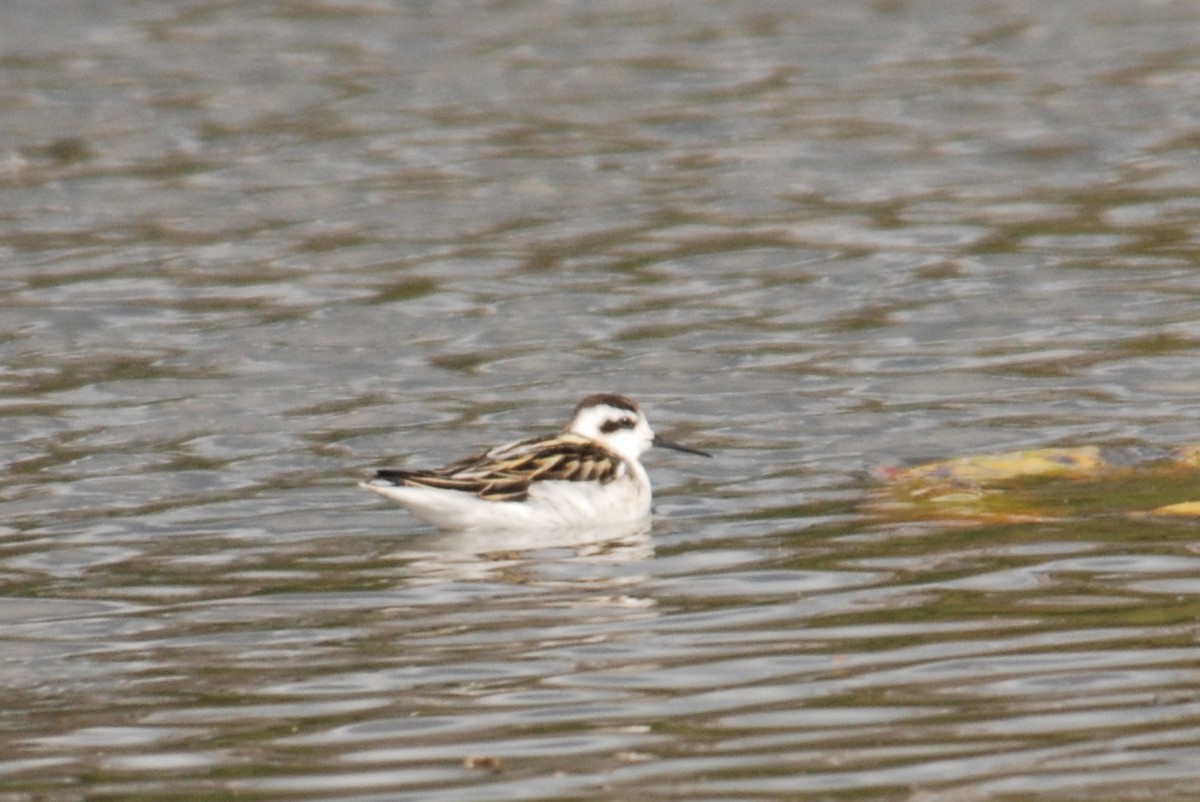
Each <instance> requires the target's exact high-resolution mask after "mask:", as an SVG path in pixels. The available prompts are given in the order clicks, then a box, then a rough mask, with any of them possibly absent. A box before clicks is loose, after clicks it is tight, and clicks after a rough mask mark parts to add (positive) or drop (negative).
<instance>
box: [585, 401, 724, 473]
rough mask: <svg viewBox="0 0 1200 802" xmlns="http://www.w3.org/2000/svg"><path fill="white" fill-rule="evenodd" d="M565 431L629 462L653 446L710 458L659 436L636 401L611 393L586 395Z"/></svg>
mask: <svg viewBox="0 0 1200 802" xmlns="http://www.w3.org/2000/svg"><path fill="white" fill-rule="evenodd" d="M566 430H567V431H568V432H571V433H572V434H578V435H582V436H583V437H588V438H591V439H592V440H596V441H597V442H599V443H602V444H603V445H604V446H605V447H606V448H608V449H610V450H612V451H615V452H616V453H618V454H620V455H621V456H622V457H624V458H625V459H628V460H637V458H638V457H640V456H641V455H642V454H643V453H644V452H645V451H646V450H647V449H649V448H651V447H652V446H660V447H662V448H671V449H674V450H676V451H683V452H686V453H688V454H699V455H700V456H702V457H709V456H712V455H711V454H706V453H705V452H703V451H698V450H696V449H694V448H687V447H685V446H681V445H679V444H678V443H672V442H671V441H670V440H666V439H664V438H662V437H659V436H658V435H656V434H655V433H654V430H653V429H651V428H650V424H649V423H648V422H647V421H646V415H645V414H644V413H643V412H642V409H641V407H639V406H638V405H637V403H636V402H634V401H633V400H632V399H630V398H626V397H625V396H623V395H616V394H614V393H598V394H596V395H589V396H588V397H587V398H585V399H583V400H582V401H580V402H579V405H578V406H576V407H575V412H574V414H572V415H571V420H570V422H569V423H567V427H566Z"/></svg>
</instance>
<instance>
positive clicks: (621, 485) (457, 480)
mask: <svg viewBox="0 0 1200 802" xmlns="http://www.w3.org/2000/svg"><path fill="white" fill-rule="evenodd" d="M651 446H660V447H663V448H671V449H674V450H676V451H683V452H686V453H688V454H699V455H700V456H702V457H710V456H712V455H711V454H707V453H705V452H703V451H699V450H697V449H694V448H687V447H686V446H681V445H679V444H678V443H673V442H671V441H670V440H666V439H664V438H662V437H659V436H658V435H656V434H655V433H654V431H653V430H652V429H651V428H650V424H649V423H647V422H646V416H645V414H643V413H642V410H641V408H640V407H639V406H638V405H637V404H636V403H634V402H633V401H632V400H630V399H629V398H626V397H625V396H623V395H615V394H613V393H601V394H598V395H590V396H588V397H587V398H585V399H583V400H582V401H580V402H579V405H578V406H576V407H575V412H574V413H573V414H572V415H571V420H570V421H569V422H568V423H567V425H566V427H564V428H563V430H562V431H561V432H558V433H557V434H551V435H544V436H542V437H531V438H529V439H527V440H518V441H517V442H515V443H509V444H507V445H503V446H497V447H496V448H493V449H490V450H488V451H485V452H483V453H482V454H477V455H475V456H473V457H467V458H466V459H463V460H459V461H458V462H455V463H452V464H450V465H447V466H445V467H444V468H434V469H432V470H417V471H409V470H381V471H376V472H375V478H374V479H372V480H371V481H369V482H363V483H361V485H360V487H364V488H366V489H367V490H370V491H372V492H375V493H378V494H379V495H381V496H383V497H384V498H387V499H390V500H391V501H394V502H396V503H397V504H399V505H400V506H402V507H404V508H405V509H407V510H408V511H409V512H411V513H412V514H413V515H415V516H417V517H418V518H422V519H424V520H426V521H428V522H430V523H431V524H433V525H434V526H437V527H438V528H440V529H450V530H461V529H487V528H492V529H524V528H530V527H537V528H548V527H576V526H597V525H604V524H609V523H624V522H628V521H634V520H639V519H641V518H645V517H646V516H648V515H649V514H650V479H649V478H648V477H647V476H646V469H645V468H643V467H642V463H641V462H639V461H638V457H640V456H641V455H642V453H643V452H645V451H646V450H647V449H649V448H650V447H651Z"/></svg>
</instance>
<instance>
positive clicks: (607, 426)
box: [600, 418, 637, 434]
mask: <svg viewBox="0 0 1200 802" xmlns="http://www.w3.org/2000/svg"><path fill="white" fill-rule="evenodd" d="M634 426H637V421H636V420H634V419H633V418H618V419H617V420H606V421H605V422H604V423H602V424H600V431H601V432H603V433H604V434H612V433H613V432H615V431H616V430H617V429H632V428H633V427H634Z"/></svg>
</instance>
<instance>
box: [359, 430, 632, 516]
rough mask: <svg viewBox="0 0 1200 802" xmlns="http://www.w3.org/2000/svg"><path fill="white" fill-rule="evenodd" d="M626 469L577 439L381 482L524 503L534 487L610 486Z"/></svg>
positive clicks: (535, 442)
mask: <svg viewBox="0 0 1200 802" xmlns="http://www.w3.org/2000/svg"><path fill="white" fill-rule="evenodd" d="M622 470H623V460H622V459H621V457H620V456H618V455H616V454H614V453H612V452H611V451H608V450H607V449H605V448H604V447H603V446H601V445H599V444H597V443H596V442H594V441H592V440H589V439H587V438H586V437H579V436H577V435H572V434H557V435H550V436H547V437H536V438H533V439H530V440H522V441H520V442H517V443H512V444H510V445H507V446H501V447H500V448H494V449H492V450H491V451H486V452H484V453H482V454H477V455H475V456H473V457H467V458H466V459H463V460H459V461H458V462H455V463H453V464H451V465H447V466H446V467H444V468H434V469H432V470H423V471H405V470H382V471H376V472H375V478H376V479H382V480H383V481H386V482H391V483H392V484H395V485H407V486H410V487H437V488H441V489H443V490H458V491H461V492H464V493H474V494H475V495H477V496H479V497H480V498H482V499H486V500H488V501H524V500H525V499H526V498H528V497H529V488H530V487H531V486H532V485H533V483H534V482H548V481H560V482H590V481H596V482H600V483H601V484H608V483H609V482H611V481H612V480H613V479H616V478H617V477H618V476H619V475H620V474H621V472H622Z"/></svg>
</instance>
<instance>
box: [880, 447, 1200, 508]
mask: <svg viewBox="0 0 1200 802" xmlns="http://www.w3.org/2000/svg"><path fill="white" fill-rule="evenodd" d="M876 476H877V478H878V479H880V480H881V482H880V485H879V487H878V488H877V489H876V491H875V492H874V493H872V495H871V497H870V499H869V500H868V501H867V503H866V505H865V511H866V512H867V513H868V514H869V515H872V516H874V517H878V518H882V519H885V520H905V521H911V520H943V521H961V522H963V523H968V524H969V523H976V524H981V523H1022V522H1037V521H1054V520H1068V519H1078V518H1088V517H1095V516H1112V515H1164V516H1165V515H1170V516H1177V517H1178V516H1193V517H1200V444H1194V445H1187V446H1183V447H1181V448H1180V449H1178V450H1176V451H1175V452H1174V454H1173V455H1172V456H1171V457H1170V458H1169V459H1163V460H1158V461H1153V462H1147V463H1142V464H1135V465H1128V464H1112V463H1110V462H1109V461H1107V460H1106V459H1105V457H1104V455H1103V452H1102V450H1101V449H1100V448H1098V447H1096V446H1083V447H1078V448H1039V449H1028V450H1024V451H1011V452H1006V453H999V454H984V455H978V456H970V457H958V458H954V459H947V460H940V461H937V462H930V463H924V464H921V465H915V466H912V467H908V468H899V469H884V470H880V471H877V472H876Z"/></svg>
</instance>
